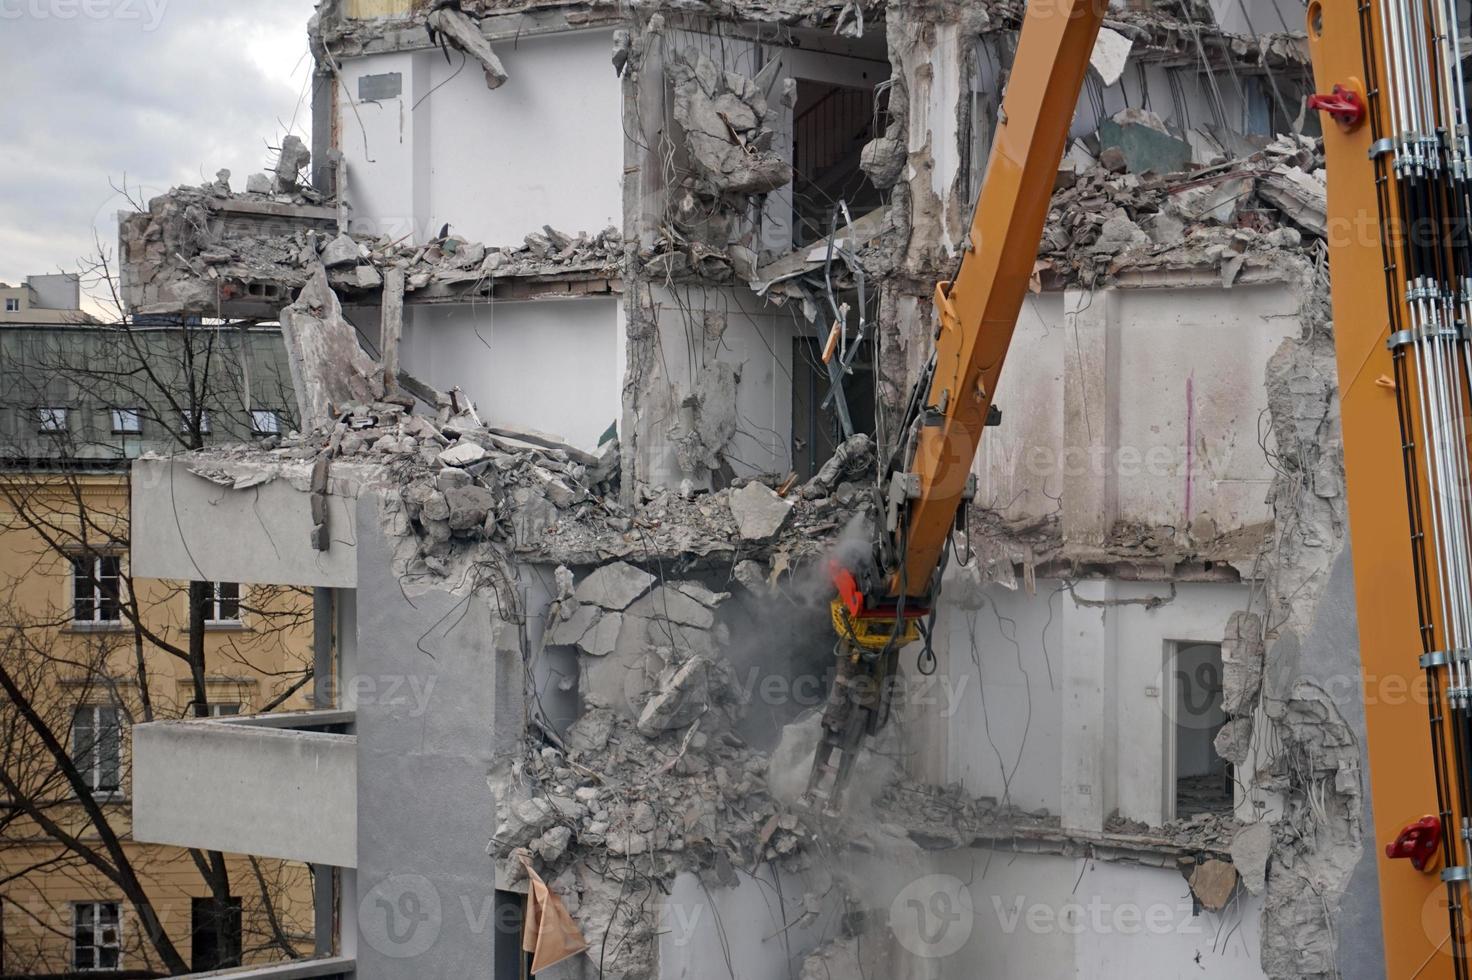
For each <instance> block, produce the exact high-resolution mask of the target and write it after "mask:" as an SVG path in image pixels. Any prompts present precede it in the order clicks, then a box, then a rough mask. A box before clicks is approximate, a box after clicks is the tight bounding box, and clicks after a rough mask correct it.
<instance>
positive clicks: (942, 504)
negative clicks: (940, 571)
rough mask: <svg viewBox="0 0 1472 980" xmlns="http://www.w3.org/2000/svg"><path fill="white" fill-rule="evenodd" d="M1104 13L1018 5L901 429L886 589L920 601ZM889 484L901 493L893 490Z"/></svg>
mask: <svg viewBox="0 0 1472 980" xmlns="http://www.w3.org/2000/svg"><path fill="white" fill-rule="evenodd" d="M1105 9H1106V5H1105V4H1104V3H1102V2H1099V0H1057V2H1051V0H1050V2H1038V0H1034V2H1031V3H1029V4H1028V5H1027V11H1026V14H1025V15H1024V17H1023V22H1022V33H1021V36H1020V37H1019V39H1018V43H1017V56H1016V58H1015V59H1014V61H1013V63H1012V73H1011V76H1010V77H1009V78H1008V81H1007V91H1006V95H1005V96H1004V98H1003V99H1002V108H1001V112H1000V113H998V116H997V128H996V132H995V134H994V136H993V140H992V155H991V159H990V161H989V162H988V163H987V168H986V176H985V178H984V180H983V182H982V185H981V191H980V193H979V194H978V195H977V200H976V210H975V213H974V215H973V218H972V222H971V231H970V234H969V235H968V236H967V241H966V250H965V253H964V255H963V257H962V260H961V266H960V269H959V270H958V271H957V273H956V278H955V279H953V280H952V281H951V282H943V283H940V284H939V285H938V286H937V287H936V290H935V306H936V318H937V321H938V334H937V336H936V340H935V357H934V360H933V362H932V364H933V367H932V369H931V374H930V377H929V379H928V392H927V394H926V397H925V401H924V404H923V406H922V407H921V408H920V411H919V413H918V414H917V416H916V418H915V419H913V420H912V426H913V432H912V433H907V434H906V435H907V436H910V437H911V438H912V439H913V442H912V444H911V445H910V446H909V447H908V454H909V471H908V473H896V474H894V475H892V476H891V495H892V498H896V497H897V496H898V495H899V494H900V493H901V492H903V493H904V494H905V496H907V497H908V498H909V499H908V504H909V506H908V507H907V508H903V509H905V510H908V515H907V519H906V520H905V523H904V526H903V527H902V528H901V529H897V532H898V535H899V537H898V539H897V540H896V548H895V554H896V556H897V559H898V560H897V562H896V566H895V567H894V568H893V570H892V571H891V575H892V578H891V581H890V583H889V584H890V592H891V594H892V595H895V596H900V595H904V596H907V597H910V598H917V599H923V598H925V597H926V596H927V595H928V593H929V591H930V589H931V577H932V575H933V574H934V572H935V570H936V568H937V567H938V566H939V564H940V560H941V555H942V553H943V551H944V549H945V547H946V541H947V539H948V538H949V536H950V532H951V528H952V527H953V526H954V524H955V520H956V513H957V511H958V510H959V509H960V508H961V506H962V503H963V501H964V500H965V499H966V498H967V496H968V489H967V488H968V483H969V481H968V477H969V476H970V473H971V466H972V463H973V461H974V460H975V458H976V452H977V449H978V448H979V447H980V445H981V437H982V433H983V431H984V429H985V426H986V423H987V416H988V413H989V412H990V410H991V406H992V399H993V396H994V395H995V393H996V390H997V381H998V379H999V378H1000V377H1001V374H1002V364H1003V362H1004V361H1005V360H1006V357H1007V348H1008V347H1009V346H1011V343H1012V334H1013V331H1014V330H1015V328H1016V326H1017V314H1018V312H1019V311H1020V310H1021V309H1022V301H1023V299H1024V298H1025V297H1026V295H1027V291H1028V283H1029V281H1030V280H1031V278H1032V273H1033V264H1034V261H1035V259H1036V258H1037V251H1038V242H1039V240H1040V239H1041V238H1042V234H1043V225H1044V222H1045V221H1046V220H1047V217H1048V205H1049V202H1050V201H1051V199H1052V194H1053V184H1054V181H1055V180H1056V179H1057V174H1058V164H1059V161H1060V160H1061V159H1062V157H1063V150H1064V147H1065V145H1066V144H1067V141H1068V130H1069V126H1070V124H1071V123H1072V122H1073V111H1074V106H1075V105H1077V103H1078V97H1079V91H1080V89H1081V88H1082V86H1083V81H1084V74H1085V73H1086V72H1087V71H1088V68H1089V55H1090V53H1091V52H1092V51H1093V49H1094V40H1095V38H1096V37H1097V36H1098V34H1099V24H1100V22H1101V20H1102V19H1103V13H1104V11H1105ZM896 477H898V478H899V481H901V482H902V483H903V484H904V486H903V487H900V488H898V489H897V488H896V486H895V478H896Z"/></svg>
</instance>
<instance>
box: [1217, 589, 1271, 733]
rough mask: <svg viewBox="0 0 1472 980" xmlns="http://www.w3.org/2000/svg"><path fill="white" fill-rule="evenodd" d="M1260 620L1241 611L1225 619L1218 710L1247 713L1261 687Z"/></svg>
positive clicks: (1261, 652) (1261, 642)
mask: <svg viewBox="0 0 1472 980" xmlns="http://www.w3.org/2000/svg"><path fill="white" fill-rule="evenodd" d="M1264 649H1265V648H1264V644H1263V638H1262V620H1261V618H1259V617H1258V615H1257V614H1256V613H1250V612H1243V611H1241V610H1239V611H1237V612H1234V613H1232V615H1231V616H1230V617H1228V619H1227V629H1226V634H1225V635H1224V636H1223V637H1222V710H1223V711H1225V712H1226V713H1227V714H1228V715H1230V716H1232V717H1239V716H1243V715H1248V714H1250V713H1251V712H1252V710H1253V709H1254V708H1255V707H1256V705H1257V698H1258V694H1259V692H1261V690H1262V672H1263V654H1264Z"/></svg>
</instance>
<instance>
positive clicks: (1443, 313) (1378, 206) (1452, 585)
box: [1308, 0, 1472, 980]
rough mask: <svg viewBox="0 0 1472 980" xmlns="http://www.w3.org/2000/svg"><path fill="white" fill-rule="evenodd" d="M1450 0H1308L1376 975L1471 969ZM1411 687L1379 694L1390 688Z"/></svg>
mask: <svg viewBox="0 0 1472 980" xmlns="http://www.w3.org/2000/svg"><path fill="white" fill-rule="evenodd" d="M1456 16H1457V14H1456V9H1455V6H1454V5H1453V4H1451V3H1450V2H1447V0H1363V2H1362V0H1311V2H1310V3H1309V5H1308V39H1309V49H1310V52H1311V54H1312V56H1313V62H1314V75H1315V82H1316V88H1317V89H1318V91H1319V92H1320V93H1321V94H1320V95H1316V96H1313V97H1312V98H1311V100H1310V105H1311V106H1312V107H1313V108H1316V109H1319V110H1321V111H1322V113H1323V115H1321V117H1320V118H1321V120H1322V121H1323V128H1324V158H1325V164H1326V167H1325V169H1326V171H1327V178H1328V188H1327V190H1328V197H1327V218H1328V222H1327V227H1328V242H1329V271H1330V293H1331V297H1332V300H1333V306H1334V346H1335V349H1336V359H1337V362H1338V368H1339V398H1340V415H1341V424H1342V427H1343V433H1344V471H1345V487H1346V496H1347V498H1348V505H1349V531H1350V543H1351V545H1352V548H1353V553H1354V576H1355V598H1356V605H1357V607H1358V623H1359V646H1360V651H1359V653H1360V668H1361V670H1362V672H1363V677H1364V690H1365V740H1366V754H1367V756H1368V758H1369V777H1370V778H1369V790H1370V802H1371V806H1372V809H1373V813H1374V826H1375V832H1376V836H1377V837H1378V838H1379V839H1378V840H1376V841H1373V842H1371V841H1366V846H1367V847H1373V848H1374V851H1375V854H1376V857H1377V860H1378V872H1379V890H1380V910H1381V919H1382V926H1383V934H1384V943H1385V975H1386V976H1388V977H1418V978H1422V980H1428V978H1442V977H1459V978H1465V977H1468V976H1469V975H1472V957H1469V953H1472V950H1469V947H1468V943H1469V940H1472V933H1469V923H1468V920H1467V909H1468V898H1469V891H1468V884H1469V879H1472V870H1469V869H1472V859H1469V857H1468V847H1469V841H1472V836H1469V830H1472V828H1469V826H1468V824H1467V823H1466V821H1467V818H1468V816H1469V815H1472V773H1469V770H1468V767H1469V765H1472V755H1469V749H1472V716H1469V700H1468V696H1467V690H1466V689H1467V678H1468V677H1469V667H1472V663H1469V653H1468V648H1467V644H1468V637H1469V635H1472V634H1469V628H1472V594H1469V587H1472V578H1469V576H1468V575H1467V574H1466V570H1467V563H1468V561H1469V558H1472V556H1469V554H1468V546H1469V544H1472V538H1469V537H1468V534H1467V532H1468V529H1469V527H1472V510H1469V507H1468V504H1469V497H1468V479H1467V475H1468V472H1469V466H1468V464H1469V460H1468V443H1467V437H1468V431H1469V430H1468V423H1467V420H1466V416H1467V411H1468V407H1469V402H1468V400H1467V379H1468V343H1467V340H1468V323H1469V316H1468V314H1469V312H1472V278H1468V276H1469V273H1472V248H1469V241H1468V237H1467V230H1468V229H1467V222H1468V220H1469V218H1472V208H1469V203H1472V199H1469V189H1472V188H1469V184H1468V180H1467V174H1468V163H1469V162H1472V160H1469V157H1468V152H1467V151H1468V149H1469V144H1468V140H1467V137H1468V132H1467V118H1466V108H1467V105H1466V94H1465V93H1466V87H1465V83H1464V81H1463V79H1462V72H1463V68H1462V56H1461V55H1462V52H1461V51H1460V48H1461V46H1462V45H1463V44H1465V41H1462V40H1459V39H1458V38H1457V37H1456V35H1457V34H1458V33H1459V29H1458V25H1457V20H1456ZM1397 689H1399V690H1404V691H1408V692H1414V694H1411V695H1407V696H1390V697H1387V696H1386V695H1385V692H1387V691H1391V690H1397Z"/></svg>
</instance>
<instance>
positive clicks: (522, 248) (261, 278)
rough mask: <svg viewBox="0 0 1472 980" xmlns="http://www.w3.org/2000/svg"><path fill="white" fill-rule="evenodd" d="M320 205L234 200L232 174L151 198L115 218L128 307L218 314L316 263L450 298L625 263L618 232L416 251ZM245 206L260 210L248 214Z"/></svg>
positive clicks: (442, 240)
mask: <svg viewBox="0 0 1472 980" xmlns="http://www.w3.org/2000/svg"><path fill="white" fill-rule="evenodd" d="M221 174H222V175H225V174H227V172H226V171H221ZM320 200H321V198H320V195H317V194H315V192H313V191H311V189H310V188H301V187H298V188H296V190H295V191H293V192H291V193H281V192H278V191H276V190H272V191H270V192H253V191H246V192H244V193H236V192H232V191H231V190H230V186H229V183H228V180H227V179H226V178H225V177H222V178H221V179H220V180H217V181H215V182H214V183H210V184H204V185H201V186H198V187H176V188H174V189H172V190H170V191H169V193H167V194H164V195H160V196H158V197H155V198H153V199H152V200H150V201H149V205H148V210H147V211H144V212H139V213H134V214H127V215H123V216H122V217H121V219H120V222H119V227H120V237H121V241H122V262H123V267H124V286H125V289H128V290H129V295H130V297H131V299H130V304H129V305H130V307H132V308H133V309H134V310H135V311H136V312H139V313H148V312H153V311H160V312H162V311H167V312H185V313H215V312H216V311H217V309H218V305H219V302H220V301H221V300H224V301H229V300H232V299H239V298H247V299H248V298H250V296H251V295H252V289H251V286H252V284H269V285H270V286H272V287H273V292H272V294H271V295H273V296H277V295H280V290H284V289H296V288H300V287H301V286H303V285H305V283H306V281H307V279H308V278H309V277H310V275H311V272H312V269H313V268H314V267H315V266H316V264H317V263H319V262H320V263H321V264H323V265H324V266H326V268H327V270H328V281H329V282H330V283H331V285H332V287H333V288H334V289H337V290H340V291H342V292H344V293H350V294H360V293H368V292H370V291H376V290H378V289H380V288H381V287H382V286H383V281H384V273H385V272H387V271H388V270H389V269H401V270H403V272H404V276H405V285H404V291H405V293H406V294H410V295H411V296H412V295H413V294H414V293H417V292H424V293H427V294H434V295H447V294H454V293H456V292H460V291H464V290H466V289H473V288H475V287H477V286H480V285H483V284H486V283H489V282H491V281H493V280H494V279H496V278H497V277H508V276H564V275H565V276H576V275H598V276H603V277H610V276H614V275H616V274H617V272H618V270H619V266H620V264H621V263H622V261H623V255H624V245H623V237H622V235H621V234H620V233H619V232H618V230H617V229H615V228H606V229H604V230H603V231H601V232H599V233H597V234H589V233H587V232H580V233H578V234H576V235H571V234H567V233H565V232H561V231H558V230H556V229H554V228H551V227H546V228H544V229H543V230H542V231H541V232H536V233H533V234H530V235H527V236H526V237H525V239H524V240H523V241H522V242H521V243H520V244H517V245H506V246H495V245H486V244H482V243H479V242H471V241H467V240H466V239H465V238H463V237H462V236H459V235H452V234H448V233H447V234H443V235H441V236H439V237H437V238H434V239H431V240H429V241H427V242H425V243H424V244H421V245H414V246H410V245H405V244H403V239H402V238H394V237H390V236H388V235H376V236H375V235H366V234H362V233H348V232H341V231H338V230H337V229H338V224H339V217H340V216H339V214H338V211H337V209H336V208H335V207H332V208H326V207H317V206H315V205H316V204H317V202H319V201H320ZM244 208H251V209H252V210H251V212H250V215H249V217H248V218H247V217H242V216H241V214H240V212H241V211H242V209H244Z"/></svg>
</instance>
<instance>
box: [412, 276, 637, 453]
mask: <svg viewBox="0 0 1472 980" xmlns="http://www.w3.org/2000/svg"><path fill="white" fill-rule="evenodd" d="M620 306H621V303H620V301H619V300H618V299H617V298H616V297H610V298H586V299H566V300H562V299H559V300H533V301H527V302H517V303H510V302H499V301H498V302H486V303H477V304H473V305H470V304H467V305H455V306H417V305H410V306H408V307H407V308H406V309H405V315H404V334H403V339H402V341H401V352H400V357H401V360H402V362H403V364H404V369H405V370H407V371H408V372H409V373H411V374H414V375H416V376H417V377H419V378H421V379H422V380H424V381H425V382H426V383H428V384H431V385H433V386H434V387H436V388H438V389H440V390H441V391H448V390H449V389H450V388H452V387H454V386H456V385H458V386H459V387H460V388H461V389H462V390H464V391H465V393H466V394H468V395H469V396H470V398H471V400H472V401H474V402H475V405H476V410H477V411H478V412H479V413H480V416H481V418H482V419H484V420H485V421H487V422H489V423H490V424H492V425H495V424H498V423H499V424H503V425H508V426H513V427H517V428H526V429H536V430H538V431H541V432H547V433H550V434H552V435H557V436H560V437H562V438H563V439H565V440H567V441H568V442H570V443H572V444H573V445H574V446H577V447H579V448H581V449H587V450H593V449H596V448H597V443H598V437H599V436H600V435H602V434H603V432H604V430H605V429H607V428H608V426H609V423H611V422H613V421H615V420H617V419H618V418H619V416H620V413H621V411H622V408H621V405H620V398H621V389H622V378H623V362H622V360H621V359H620V357H619V350H620V345H621V340H620V338H619V336H618V335H619V332H620V330H621V319H622V318H621V311H620Z"/></svg>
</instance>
